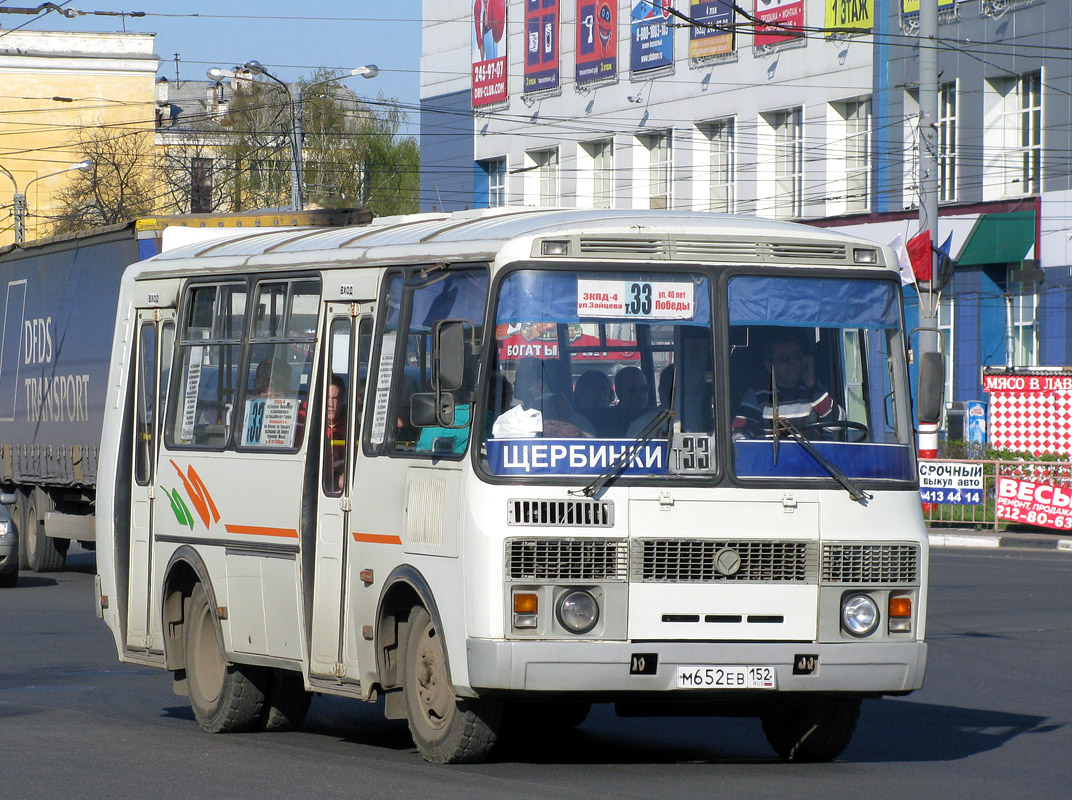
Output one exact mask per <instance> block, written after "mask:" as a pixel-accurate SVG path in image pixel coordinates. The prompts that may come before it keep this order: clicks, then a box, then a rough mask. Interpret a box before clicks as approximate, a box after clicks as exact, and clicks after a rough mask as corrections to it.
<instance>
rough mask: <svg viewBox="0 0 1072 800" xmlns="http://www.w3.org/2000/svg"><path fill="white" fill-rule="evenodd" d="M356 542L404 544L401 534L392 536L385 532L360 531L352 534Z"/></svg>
mask: <svg viewBox="0 0 1072 800" xmlns="http://www.w3.org/2000/svg"><path fill="white" fill-rule="evenodd" d="M351 535H352V536H353V537H354V541H355V542H369V543H370V544H402V537H401V536H390V535H388V534H385V533H358V532H357V531H354V532H353V533H352V534H351Z"/></svg>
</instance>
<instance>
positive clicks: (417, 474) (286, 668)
mask: <svg viewBox="0 0 1072 800" xmlns="http://www.w3.org/2000/svg"><path fill="white" fill-rule="evenodd" d="M896 263H897V262H896V260H895V257H894V255H893V253H892V252H891V251H890V250H889V249H888V248H885V247H881V246H877V245H875V244H872V243H869V242H865V241H863V240H860V239H855V238H851V237H848V236H845V235H842V234H839V233H836V232H831V231H828V230H821V229H815V228H810V227H806V226H801V225H795V224H791V223H779V222H770V221H765V220H760V219H754V218H736V217H726V216H718V215H710V214H699V213H695V214H694V213H677V212H638V211H603V210H599V211H586V210H532V209H528V210H516V209H515V210H506V211H502V212H500V213H493V212H487V211H480V212H465V213H461V214H455V215H445V214H437V215H416V216H410V217H402V218H394V219H383V220H378V221H376V222H374V223H373V224H372V225H369V226H364V227H354V228H348V229H335V230H302V231H285V232H275V233H266V234H256V235H250V236H248V237H243V238H239V239H232V240H228V241H225V242H219V243H215V244H213V243H208V244H198V245H192V246H190V247H187V248H180V249H178V250H174V251H171V252H168V253H164V254H161V255H158V256H156V257H155V258H152V259H150V260H148V261H145V262H142V263H139V264H136V265H134V266H132V267H131V268H129V269H128V270H127V272H126V274H125V276H124V278H123V284H122V288H121V293H120V299H119V314H118V318H117V319H118V322H117V328H116V332H115V338H114V344H113V350H112V361H111V368H110V374H109V387H108V400H107V412H106V419H105V426H104V445H102V453H101V459H100V466H99V470H100V477H99V481H98V497H97V509H98V513H97V542H98V559H97V568H98V573H99V574H98V579H97V583H98V591H97V606H98V613H99V614H100V615H101V616H102V617H103V619H104V620H105V622H106V623H107V625H108V626H109V628H110V629H111V631H112V633H113V635H114V637H115V643H116V646H117V649H118V654H119V658H120V660H123V661H129V662H136V663H139V664H147V665H152V666H157V667H161V668H163V669H166V670H169V671H170V672H172V673H173V676H174V688H175V691H176V693H178V694H181V695H188V696H189V699H190V703H191V705H192V707H193V711H194V715H195V717H196V719H197V721H198V723H199V724H200V726H201V727H202V728H203V729H205V730H206V731H210V732H223V731H238V730H254V729H262V730H265V729H266V730H274V729H281V728H287V727H293V726H296V725H299V724H300V723H301V721H302V718H303V717H304V715H305V712H306V710H307V708H308V705H309V698H310V694H311V693H314V692H319V693H326V694H334V695H343V696H347V697H352V698H356V699H359V700H365V701H382V702H383V708H384V712H385V714H386V715H387V717H389V718H406V719H407V720H408V724H409V728H410V731H411V733H412V736H413V740H414V742H415V744H416V746H417V748H418V749H419V751H420V752H421V754H422V755H423V756H424V757H425V758H426V759H428V760H429V761H434V762H458V761H475V760H479V759H481V758H483V757H484V756H486V754H487V753H488V752H489V750H490V749H491V747H492V746H493V745H494V743H495V741H496V739H497V738H498V737H499V735H500V733H504V735H508V734H509V732H510V731H511V730H523V729H525V727H526V725H528V726H534V725H537V724H538V725H539V726H540V729H541V730H548V729H552V728H554V727H555V726H559V727H566V726H571V725H576V724H579V723H580V722H581V721H582V720H583V719H584V717H585V714H586V713H587V711H588V709H589V706H590V704H591V703H616V704H617V708H618V712H619V713H620V714H623V715H627V714H636V715H675V714H678V715H679V714H704V715H714V716H717V715H719V714H720V713H723V714H734V715H740V714H742V713H744V714H750V715H753V716H756V717H759V718H760V719H761V720H762V724H763V728H764V731H765V732H766V735H767V738H768V740H769V741H770V743H771V745H772V746H773V748H774V749H775V750H776V751H777V752H778V753H779V754H781V755H782V756H783V757H785V758H792V759H797V760H825V759H831V758H833V757H835V756H837V755H838V754H839V753H840V752H841V751H842V750H843V749H844V748H845V746H846V745H847V744H848V742H849V739H850V737H851V735H852V733H853V731H854V729H855V726H856V722H857V718H858V715H859V709H860V702H861V699H862V698H867V697H879V696H883V695H902V694H905V693H908V692H911V691H913V690H915V689H918V688H920V687H921V685H922V683H923V675H924V669H925V665H926V654H927V648H926V644H925V642H924V635H925V627H926V623H925V620H926V608H927V570H928V549H927V537H926V534H925V530H924V527H923V522H922V518H921V514H920V501H919V494H918V487H917V483H916V466H915V455H914V452H913V427H912V420H911V409H910V397H909V389H908V379H907V370H906V363H907V348H906V339H905V330H904V322H903V314H902V307H901V300H900V297H901V292H900V283H899V280H898V271H897V267H896Z"/></svg>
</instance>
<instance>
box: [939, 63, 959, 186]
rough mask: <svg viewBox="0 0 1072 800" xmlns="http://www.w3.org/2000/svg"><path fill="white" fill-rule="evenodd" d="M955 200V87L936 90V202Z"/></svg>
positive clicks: (952, 85) (948, 85)
mask: <svg viewBox="0 0 1072 800" xmlns="http://www.w3.org/2000/svg"><path fill="white" fill-rule="evenodd" d="M956 199H957V85H956V83H943V84H942V85H941V87H940V88H939V89H938V200H939V201H940V202H952V201H953V200H956Z"/></svg>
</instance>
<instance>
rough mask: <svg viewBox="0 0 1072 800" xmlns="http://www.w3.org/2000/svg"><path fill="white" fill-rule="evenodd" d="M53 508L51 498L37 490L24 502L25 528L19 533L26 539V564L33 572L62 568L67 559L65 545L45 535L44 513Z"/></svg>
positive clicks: (64, 541)
mask: <svg viewBox="0 0 1072 800" xmlns="http://www.w3.org/2000/svg"><path fill="white" fill-rule="evenodd" d="M52 508H53V505H52V498H50V497H49V496H48V495H47V494H45V493H44V492H42V491H40V490H37V491H35V492H34V493H33V494H32V495H30V499H29V502H28V503H27V504H26V528H25V530H24V531H22V532H21V533H22V534H23V535H22V536H21V538H22V539H24V540H25V541H26V564H27V566H29V568H30V569H32V570H33V571H34V572H55V571H57V570H61V569H63V564H64V562H65V561H66V560H67V545H69V544H70V543H69V542H67V541H66V540H63V541H62V543H58V542H57V540H56V539H52V538H50V537H48V536H46V535H45V514H47V513H48V512H49V511H51V510H52Z"/></svg>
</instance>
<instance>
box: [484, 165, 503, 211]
mask: <svg viewBox="0 0 1072 800" xmlns="http://www.w3.org/2000/svg"><path fill="white" fill-rule="evenodd" d="M481 166H482V167H483V168H484V172H486V173H487V176H488V208H499V207H501V206H505V205H506V159H505V158H492V159H489V160H488V161H484V162H482V163H481Z"/></svg>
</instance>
